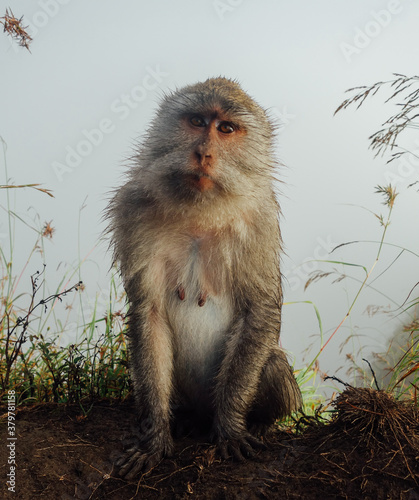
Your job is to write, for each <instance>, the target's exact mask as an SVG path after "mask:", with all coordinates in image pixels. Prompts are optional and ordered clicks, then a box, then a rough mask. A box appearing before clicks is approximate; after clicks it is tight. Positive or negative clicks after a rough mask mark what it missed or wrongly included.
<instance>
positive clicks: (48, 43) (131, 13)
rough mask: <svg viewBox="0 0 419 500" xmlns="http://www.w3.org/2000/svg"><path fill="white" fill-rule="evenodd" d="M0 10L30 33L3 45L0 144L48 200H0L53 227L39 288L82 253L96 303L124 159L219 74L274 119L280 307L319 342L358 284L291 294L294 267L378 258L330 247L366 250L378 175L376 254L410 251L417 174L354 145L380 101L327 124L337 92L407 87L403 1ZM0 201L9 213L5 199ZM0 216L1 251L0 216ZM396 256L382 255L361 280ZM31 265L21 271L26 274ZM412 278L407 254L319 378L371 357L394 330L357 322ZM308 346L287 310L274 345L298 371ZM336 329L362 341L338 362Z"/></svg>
mask: <svg viewBox="0 0 419 500" xmlns="http://www.w3.org/2000/svg"><path fill="white" fill-rule="evenodd" d="M0 7H1V8H0V16H1V15H3V14H4V13H5V9H6V7H10V8H11V10H12V11H13V13H14V14H15V16H16V17H20V16H22V15H23V16H24V24H26V25H29V28H28V31H29V32H30V33H31V34H32V36H33V43H32V44H31V53H29V52H28V51H26V50H25V49H21V48H19V47H17V46H16V44H14V43H11V42H10V40H9V39H8V38H7V37H6V35H2V36H1V37H0V54H1V66H0V67H1V70H0V71H1V77H0V101H1V103H0V135H1V136H2V137H3V139H4V141H6V143H7V164H8V172H9V178H10V179H9V181H10V182H12V183H17V184H28V183H41V184H42V185H43V186H44V187H45V188H48V189H50V190H52V191H53V194H54V196H55V198H50V197H47V196H46V195H44V194H42V193H39V192H36V191H34V190H25V191H19V192H16V193H15V196H13V199H15V201H14V202H13V203H14V209H15V211H16V212H18V213H19V214H20V215H21V216H22V217H25V218H30V217H32V218H33V217H35V213H37V214H38V218H39V223H38V224H40V225H42V224H43V223H44V221H52V222H51V224H52V225H53V226H54V227H55V229H56V231H55V233H54V236H53V239H52V240H51V241H47V242H45V252H46V255H47V263H48V275H47V276H48V283H49V287H50V289H51V290H54V289H55V286H56V284H57V283H59V281H60V279H61V277H62V275H63V273H64V272H66V271H65V270H66V269H68V267H69V266H71V265H74V264H75V263H77V262H78V261H79V259H80V258H81V259H84V258H85V257H86V256H88V259H87V262H86V263H85V264H84V265H83V267H82V272H81V275H82V279H83V281H84V282H85V284H86V287H87V288H86V292H88V293H89V294H90V296H91V297H93V298H94V297H95V294H97V293H100V290H106V289H107V287H108V282H109V273H108V268H109V263H110V257H109V255H108V254H107V252H106V245H104V244H101V245H98V246H96V247H95V245H96V244H97V242H98V239H99V237H100V233H101V231H102V230H103V228H104V225H103V223H102V221H101V213H102V211H103V209H104V207H105V206H106V199H107V197H108V193H109V191H110V190H111V189H113V188H114V187H116V186H117V185H119V184H120V183H121V173H122V172H123V169H124V158H126V157H127V156H129V154H130V151H131V148H132V145H133V144H134V143H135V141H136V140H138V138H139V137H140V136H141V134H142V133H144V131H145V129H146V127H147V124H148V123H149V121H150V119H151V118H152V116H153V112H154V110H155V109H156V106H157V103H158V101H159V97H160V96H161V95H162V94H163V93H164V92H168V91H170V90H172V89H175V88H176V87H180V86H183V85H185V84H190V83H193V82H196V81H199V80H204V79H206V78H207V77H211V76H218V75H223V76H227V77H231V78H235V79H237V80H238V81H239V82H240V83H241V85H242V86H243V88H244V89H245V90H247V91H248V92H249V93H250V94H251V95H252V96H253V97H254V98H255V99H256V100H257V101H258V102H259V103H260V104H261V105H262V106H264V107H265V108H268V109H269V110H270V112H271V115H272V116H273V117H275V118H276V119H277V120H279V121H280V122H282V123H283V127H282V129H281V131H280V133H279V137H278V158H279V159H280V160H281V162H283V164H284V166H283V167H282V168H281V171H280V175H281V178H282V179H283V181H284V185H283V186H282V187H281V190H282V195H281V199H280V203H281V206H282V211H283V218H282V232H283V238H284V242H285V248H286V256H284V258H283V272H284V274H285V276H286V277H287V279H288V281H287V282H286V283H285V300H286V301H287V302H291V301H313V302H314V303H315V304H316V306H317V307H318V309H319V311H320V314H321V317H322V322H323V328H324V330H325V337H326V338H327V336H328V335H329V334H330V333H331V331H333V329H334V328H335V327H336V326H337V325H338V324H339V322H340V321H341V319H342V318H343V317H344V315H345V313H346V311H347V308H348V305H349V304H350V303H351V301H352V299H353V297H354V294H355V293H356V289H357V288H356V287H357V282H356V279H362V278H363V271H362V270H360V269H359V268H353V270H350V271H349V272H350V274H351V276H352V278H348V279H345V280H343V281H341V282H340V283H337V284H332V281H333V278H329V279H325V280H323V281H322V282H320V283H319V284H313V285H311V286H310V287H309V288H308V289H307V291H304V283H305V280H306V279H307V278H308V276H309V273H310V271H312V270H315V269H319V268H320V264H318V263H310V264H304V261H305V260H311V259H328V258H332V259H333V260H344V261H346V262H354V263H357V264H362V265H364V266H366V267H367V268H370V267H371V265H372V264H373V261H374V258H375V255H376V252H377V245H374V244H371V243H369V244H367V243H360V244H358V245H352V246H349V247H344V248H343V249H342V250H340V251H338V252H336V253H334V254H332V256H330V255H328V253H327V252H328V251H330V250H331V249H332V248H333V247H334V246H336V245H338V244H340V243H343V242H346V241H352V240H374V241H377V240H379V239H380V237H381V232H382V229H381V228H380V225H379V222H378V219H377V218H376V217H374V215H373V214H372V213H371V212H368V211H367V210H365V209H364V208H367V209H369V210H371V211H372V212H375V213H384V214H385V213H386V211H385V207H384V206H383V205H381V201H382V199H381V198H380V197H379V196H378V195H376V194H374V188H375V186H376V185H377V184H381V185H383V184H387V183H388V182H387V181H388V179H389V172H390V173H392V174H394V176H393V177H397V179H396V186H397V187H398V189H399V190H400V196H399V197H398V198H397V203H396V206H395V210H394V215H393V222H392V224H391V226H390V228H389V231H388V236H387V242H389V243H393V244H396V245H400V246H401V247H406V248H408V249H410V250H412V251H416V252H418V250H419V232H418V231H417V221H418V204H419V203H418V202H419V194H418V193H416V192H415V191H414V189H407V185H408V184H409V183H411V182H413V181H414V180H416V179H417V178H418V177H419V167H418V165H417V162H416V164H415V163H412V165H413V167H412V168H411V169H410V170H409V169H408V171H407V173H406V169H405V170H403V169H401V167H400V164H398V163H397V162H393V163H392V164H390V166H389V165H386V159H388V157H384V158H377V159H374V153H373V152H372V151H371V150H369V149H368V145H369V142H368V137H369V135H371V134H372V133H373V132H375V131H376V130H378V129H379V128H380V126H381V124H382V122H383V121H384V120H385V119H386V118H388V117H389V116H390V115H391V114H392V113H394V111H395V108H394V106H392V105H391V104H387V105H384V100H385V98H386V97H388V94H386V92H383V93H381V94H378V96H377V97H375V98H374V99H372V100H370V101H368V102H367V103H366V104H365V105H364V106H363V107H362V108H361V109H359V110H358V111H355V110H352V109H350V110H348V111H344V112H342V113H339V114H338V115H337V116H333V113H334V110H335V109H336V108H337V106H338V105H339V104H340V103H341V102H342V100H343V99H344V98H345V97H346V95H345V91H346V90H347V89H349V88H351V87H354V86H359V85H369V84H372V83H374V82H376V81H380V80H388V79H391V78H392V74H393V73H403V74H407V75H415V74H418V72H419V71H418V61H419V30H418V19H419V4H418V3H417V2H414V1H413V0H406V1H403V0H400V1H397V0H391V1H388V2H387V1H368V0H357V1H351V2H349V1H342V0H325V1H317V2H313V1H312V0H300V1H292V2H291V1H284V0H265V1H256V0H253V1H252V0H205V1H204V0H202V1H197V0H177V1H175V2H172V1H168V0H167V1H153V2H149V1H148V2H146V1H143V0H125V1H124V2H116V1H110V0H91V1H89V2H85V1H82V0H44V1H42V0H37V1H33V0H31V1H29V0H19V1H17V0H8V1H7V2H4V1H3V0H1V1H0ZM405 137H406V139H405V142H404V144H403V145H404V147H406V148H408V149H410V150H414V149H417V148H418V145H417V144H415V140H417V139H416V138H415V136H414V135H408V134H407V135H406V136H405ZM418 144H419V143H418ZM1 161H2V165H1V170H0V175H1V176H2V177H1V179H2V180H1V184H4V183H6V179H5V174H4V166H3V160H1ZM0 204H1V206H2V207H5V205H6V201H5V192H4V191H0ZM82 207H84V208H83V209H82V210H81V208H82ZM362 207H364V208H362ZM0 217H1V218H0V222H1V226H0V233H3V234H2V244H4V245H7V241H8V238H7V236H6V234H5V233H6V230H7V224H6V223H7V220H6V217H5V212H4V211H3V212H2V215H1V216H0ZM36 220H38V219H36ZM79 224H80V225H79ZM17 227H18V232H17V234H16V246H15V271H16V272H20V269H21V267H22V266H23V264H24V263H25V262H26V259H27V258H28V253H29V251H30V250H31V248H32V245H33V242H34V234H33V233H32V232H31V231H29V230H25V229H24V227H23V225H22V224H20V225H18V226H17ZM79 228H80V230H79ZM79 233H80V234H79ZM397 252H398V251H397V249H395V248H394V247H385V249H384V251H383V254H382V258H381V260H380V262H379V264H378V266H377V268H376V269H375V274H374V276H378V275H379V274H380V272H382V271H383V270H384V269H385V268H386V267H387V266H388V265H389V264H390V263H391V262H392V260H393V259H394V257H395V256H396V255H397ZM37 258H38V257H37V256H35V258H34V260H33V262H31V265H30V266H29V268H30V269H29V268H28V270H27V272H28V273H31V272H34V271H36V270H37V269H36V268H35V267H36V262H37V260H36V259H37ZM39 262H40V260H39ZM66 266H67V268H66ZM332 267H333V266H329V267H327V266H326V267H324V266H323V267H322V268H324V269H326V270H327V269H329V270H331V269H332ZM335 267H336V269H338V271H339V272H340V271H342V270H343V269H342V267H341V266H335ZM418 270H419V261H418V259H417V258H416V257H414V256H412V255H410V256H409V255H408V254H407V253H405V254H403V255H402V257H401V258H400V259H399V260H398V261H397V262H396V263H395V264H394V265H393V266H392V267H391V268H390V270H389V271H387V272H386V273H385V274H384V275H383V276H381V277H380V278H379V279H377V281H376V282H375V283H374V288H375V290H367V291H366V293H365V294H364V295H363V296H362V297H361V300H360V301H359V303H358V305H357V306H356V308H355V310H354V314H353V317H352V319H351V320H350V321H348V322H347V324H346V325H345V327H344V328H342V330H341V331H340V332H339V333H338V334H337V335H336V337H335V338H334V339H333V340H332V342H331V344H330V348H328V349H326V351H325V352H324V354H322V356H321V357H320V364H321V367H322V369H323V370H325V371H328V372H329V373H330V374H333V373H334V372H335V370H336V368H338V367H339V366H341V365H342V364H344V362H345V354H347V353H350V354H354V355H355V356H358V353H357V349H358V347H359V346H360V345H364V346H366V347H365V348H366V349H367V350H368V351H371V350H372V351H380V350H381V351H382V350H383V349H385V348H386V342H387V341H388V338H389V337H390V336H391V335H392V334H393V333H394V331H395V330H396V329H397V327H398V324H399V323H398V321H399V320H397V319H396V320H393V321H389V319H390V318H389V315H388V314H381V315H380V314H378V315H375V316H374V317H369V315H368V314H367V313H366V308H367V306H368V305H378V306H382V307H385V308H387V310H388V309H391V310H394V309H396V308H397V306H398V305H400V304H401V303H402V302H403V301H404V300H405V298H406V297H407V294H408V293H409V291H410V289H411V288H412V287H413V286H414V284H415V283H416V282H417V281H419V279H418V275H419V273H418ZM346 271H348V269H346ZM353 278H355V279H353ZM104 302H105V299H103V303H104ZM399 319H400V318H399ZM317 333H318V325H317V321H316V316H315V314H314V309H313V308H312V306H310V305H309V304H292V305H286V306H285V308H284V325H283V336H282V343H283V346H284V347H285V348H286V349H288V350H289V351H291V353H292V355H293V356H295V357H296V359H297V365H301V363H302V352H303V350H304V349H305V348H306V347H307V346H308V345H309V344H310V343H312V342H314V344H315V346H316V347H319V345H320V340H319V338H318V337H316V334H317ZM351 333H358V334H360V335H362V337H359V338H358V340H356V341H355V343H351V342H348V344H346V346H345V348H344V349H343V351H342V353H340V354H339V350H338V347H339V345H340V344H341V343H342V342H343V341H344V340H345V339H346V338H347V336H348V335H350V334H351ZM314 352H315V349H314V350H313V351H312V353H313V354H314ZM362 355H364V357H365V352H363V353H362ZM362 355H361V354H359V357H362ZM311 357H312V356H311ZM309 359H310V356H309V357H308V360H309ZM358 361H359V363H360V364H362V361H361V360H360V359H358ZM339 373H340V375H341V376H343V374H342V372H339Z"/></svg>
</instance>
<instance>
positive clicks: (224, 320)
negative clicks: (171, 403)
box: [167, 286, 233, 405]
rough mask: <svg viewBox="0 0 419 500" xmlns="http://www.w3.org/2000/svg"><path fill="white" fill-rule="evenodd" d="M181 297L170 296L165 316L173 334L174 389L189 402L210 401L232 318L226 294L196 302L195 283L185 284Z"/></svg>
mask: <svg viewBox="0 0 419 500" xmlns="http://www.w3.org/2000/svg"><path fill="white" fill-rule="evenodd" d="M184 292H185V295H184V298H183V300H181V299H180V298H179V297H178V296H177V295H175V296H172V297H171V298H170V299H169V304H168V310H167V312H168V319H169V322H170V326H171V328H172V330H173V334H174V335H173V336H174V370H175V379H176V384H177V390H178V391H179V392H180V396H181V397H182V398H183V399H186V400H187V401H188V402H189V403H190V404H192V405H197V404H205V405H207V404H209V402H210V398H211V388H212V386H213V379H214V376H215V375H216V373H217V371H218V368H219V365H220V362H221V359H222V357H223V351H224V344H225V340H226V336H227V335H228V331H229V328H230V326H231V323H232V319H233V309H232V305H231V302H230V300H229V298H228V297H226V296H223V295H217V296H208V297H207V298H206V301H205V303H204V304H203V305H202V306H200V305H198V302H199V298H200V294H201V292H200V291H199V287H198V286H189V287H185V290H184Z"/></svg>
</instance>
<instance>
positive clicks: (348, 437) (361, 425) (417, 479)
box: [0, 388, 419, 500]
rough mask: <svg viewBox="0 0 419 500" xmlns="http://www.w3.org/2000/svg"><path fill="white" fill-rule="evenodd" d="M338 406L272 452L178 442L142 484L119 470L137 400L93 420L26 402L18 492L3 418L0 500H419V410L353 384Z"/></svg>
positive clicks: (272, 441) (279, 438)
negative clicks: (220, 450)
mask: <svg viewBox="0 0 419 500" xmlns="http://www.w3.org/2000/svg"><path fill="white" fill-rule="evenodd" d="M334 407H335V413H334V415H333V417H332V420H331V422H330V423H328V424H324V423H321V421H319V419H316V418H309V419H307V418H305V419H302V420H301V423H300V424H301V425H303V424H304V423H305V424H309V425H308V427H307V428H306V430H305V431H304V432H302V433H301V434H300V435H294V434H289V433H286V432H280V431H277V432H274V433H273V434H272V435H271V436H269V439H268V442H269V447H268V450H266V451H263V452H260V453H259V454H258V456H257V457H256V459H254V460H248V461H246V462H244V463H234V462H229V461H224V462H222V461H220V460H219V458H218V457H217V455H216V454H215V450H214V447H213V446H211V445H210V444H208V443H205V442H197V441H196V440H191V439H182V440H179V441H177V442H176V453H175V455H174V457H173V458H171V459H165V460H163V461H162V462H161V463H160V464H159V465H158V466H157V467H156V468H155V469H154V470H153V471H151V472H150V473H149V474H147V475H144V476H142V477H138V479H137V480H136V481H134V482H127V481H125V480H123V479H121V478H118V476H117V474H116V471H115V470H114V467H113V460H114V459H115V457H116V456H118V455H119V454H120V453H121V450H122V445H123V442H124V440H126V439H128V438H129V436H130V433H131V429H132V428H133V426H134V425H135V415H134V410H133V407H132V405H131V404H130V403H124V404H120V405H110V404H105V403H103V404H96V405H95V406H94V407H93V409H92V410H91V412H90V413H89V415H88V417H82V416H80V408H79V407H75V406H71V407H64V406H56V405H55V406H53V405H40V406H35V407H32V408H27V409H21V410H20V411H19V412H18V415H17V421H16V431H17V438H18V439H17V441H16V463H17V468H16V488H15V489H16V493H15V494H13V493H9V494H8V492H7V485H5V479H4V478H5V477H6V473H7V472H8V470H9V465H7V459H8V456H9V448H7V447H6V446H5V444H4V443H6V437H7V417H5V416H2V418H1V435H2V443H3V446H1V448H0V467H1V473H2V476H3V480H2V484H1V486H0V497H1V498H9V497H10V498H18V499H23V500H26V499H28V500H29V499H30V500H32V499H36V498H44V499H64V500H67V499H72V498H76V499H102V498H103V499H105V498H106V499H115V500H116V499H129V498H142V499H154V498H156V499H165V498H173V499H186V498H199V499H234V498H237V499H238V498H240V499H253V498H269V499H271V498H280V499H286V498H290V499H297V498H307V499H317V498H318V499H322V500H327V499H371V500H380V499H403V500H419V486H418V484H419V412H418V408H417V407H414V406H413V405H410V404H406V403H402V402H398V401H396V400H395V399H394V398H393V397H392V396H391V395H389V394H387V393H385V392H382V391H374V390H371V389H354V388H347V389H346V390H345V391H344V392H343V393H342V394H341V395H340V396H339V397H338V398H337V399H336V401H335V402H334ZM3 410H4V408H3ZM2 413H3V412H2ZM9 495H10V496H9Z"/></svg>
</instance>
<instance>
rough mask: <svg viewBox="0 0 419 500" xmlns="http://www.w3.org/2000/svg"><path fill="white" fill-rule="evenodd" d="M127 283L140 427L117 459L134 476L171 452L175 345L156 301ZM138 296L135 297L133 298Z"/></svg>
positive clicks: (122, 469) (125, 472) (124, 472)
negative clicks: (173, 346) (171, 396)
mask: <svg viewBox="0 0 419 500" xmlns="http://www.w3.org/2000/svg"><path fill="white" fill-rule="evenodd" d="M139 289H140V287H139V286H138V284H137V285H136V286H132V285H131V286H128V287H127V292H128V295H129V297H130V301H131V306H130V311H129V313H128V335H129V353H130V363H131V377H132V382H133V387H134V392H135V400H136V403H137V412H138V415H137V418H138V428H137V429H136V433H135V436H134V437H135V439H134V442H133V444H132V445H131V446H130V447H129V449H128V450H126V453H125V454H124V455H123V456H122V457H121V459H120V460H119V461H118V462H117V464H116V465H117V466H118V467H119V468H120V470H119V474H120V475H121V476H125V477H126V478H127V479H132V478H133V477H135V475H136V474H137V473H139V472H140V471H141V470H148V469H150V468H152V467H154V466H155V465H156V464H157V463H158V462H159V461H160V460H161V459H162V458H163V456H168V455H170V454H171V452H172V449H173V441H172V437H171V433H170V422H169V421H170V395H171V391H172V361H173V360H172V358H173V354H172V348H171V341H170V333H169V331H168V329H167V325H166V322H165V321H164V318H163V316H162V314H161V308H160V307H159V304H158V303H156V301H152V300H149V299H146V298H145V296H144V295H143V294H141V295H140V293H139V291H138V290H139ZM134 297H135V298H134Z"/></svg>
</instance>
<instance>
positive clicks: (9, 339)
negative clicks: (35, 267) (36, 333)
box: [1, 271, 81, 390]
mask: <svg viewBox="0 0 419 500" xmlns="http://www.w3.org/2000/svg"><path fill="white" fill-rule="evenodd" d="M43 272H44V271H42V272H41V273H39V272H38V273H37V275H36V277H34V276H35V275H34V276H31V284H32V293H31V300H30V303H29V306H28V309H27V311H28V312H27V313H26V315H25V316H23V317H19V318H17V320H16V321H15V322H14V324H13V326H11V325H10V314H9V313H8V311H7V309H6V310H5V313H4V315H3V317H2V318H1V322H3V321H6V328H7V334H6V339H5V353H4V355H5V360H6V373H5V375H4V378H3V377H1V384H2V388H3V390H6V389H7V388H8V384H9V379H10V373H11V369H12V366H13V364H14V362H15V361H16V359H17V357H18V355H19V353H20V350H21V347H22V345H23V344H24V343H25V342H26V332H27V329H28V326H29V322H30V317H31V315H32V313H33V312H34V311H35V309H37V308H38V307H39V306H43V307H46V306H47V304H48V303H49V302H51V301H52V300H54V299H59V300H61V296H63V295H66V294H67V293H68V292H71V291H73V290H78V288H79V287H80V286H81V282H80V283H77V284H76V285H73V286H72V287H71V288H69V289H67V290H64V291H63V292H61V293H59V294H54V295H50V296H49V297H47V298H46V299H42V300H40V301H39V302H38V303H35V298H36V294H37V291H38V283H37V281H38V279H39V277H40V276H41V275H42V274H43ZM18 327H21V328H22V331H21V332H20V333H19V334H18V335H17V338H16V340H14V339H13V337H14V335H15V333H16V332H17V329H18ZM12 344H13V347H12Z"/></svg>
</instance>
